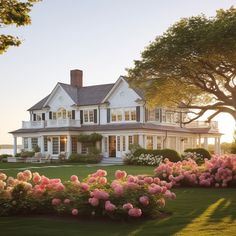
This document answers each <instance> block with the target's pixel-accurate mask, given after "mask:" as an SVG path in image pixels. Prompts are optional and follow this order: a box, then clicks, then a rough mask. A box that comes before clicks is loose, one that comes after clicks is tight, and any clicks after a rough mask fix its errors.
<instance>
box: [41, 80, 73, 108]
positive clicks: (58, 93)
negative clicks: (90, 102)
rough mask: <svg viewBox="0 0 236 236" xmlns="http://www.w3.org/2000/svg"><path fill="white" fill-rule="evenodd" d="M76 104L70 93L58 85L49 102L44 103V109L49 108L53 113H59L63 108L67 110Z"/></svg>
mask: <svg viewBox="0 0 236 236" xmlns="http://www.w3.org/2000/svg"><path fill="white" fill-rule="evenodd" d="M74 104H75V102H74V101H73V100H72V99H71V97H70V96H69V95H68V93H67V92H66V91H65V90H64V89H63V88H62V87H61V86H60V84H57V86H56V87H55V88H54V90H53V91H52V93H51V94H50V96H49V98H48V99H47V101H46V102H45V103H44V107H46V106H49V107H50V110H51V111H57V110H58V109H60V108H61V107H63V108H65V109H66V110H67V109H69V108H71V106H72V105H74Z"/></svg>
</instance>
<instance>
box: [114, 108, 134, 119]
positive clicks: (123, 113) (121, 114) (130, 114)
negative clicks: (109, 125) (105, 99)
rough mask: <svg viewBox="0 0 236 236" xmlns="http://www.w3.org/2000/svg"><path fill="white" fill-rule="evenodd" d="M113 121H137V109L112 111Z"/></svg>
mask: <svg viewBox="0 0 236 236" xmlns="http://www.w3.org/2000/svg"><path fill="white" fill-rule="evenodd" d="M111 121H112V122H120V121H136V109H135V108H126V109H111Z"/></svg>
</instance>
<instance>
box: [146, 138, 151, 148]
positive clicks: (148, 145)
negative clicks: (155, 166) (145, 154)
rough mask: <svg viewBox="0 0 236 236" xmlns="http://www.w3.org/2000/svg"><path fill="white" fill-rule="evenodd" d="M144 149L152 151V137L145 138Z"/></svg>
mask: <svg viewBox="0 0 236 236" xmlns="http://www.w3.org/2000/svg"><path fill="white" fill-rule="evenodd" d="M146 141H147V142H146V148H147V149H151V150H152V149H153V136H147V138H146Z"/></svg>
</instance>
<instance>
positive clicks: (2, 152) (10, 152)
mask: <svg viewBox="0 0 236 236" xmlns="http://www.w3.org/2000/svg"><path fill="white" fill-rule="evenodd" d="M13 152H14V150H13V149H11V148H10V149H0V155H1V154H9V155H13ZM17 152H20V149H18V150H17Z"/></svg>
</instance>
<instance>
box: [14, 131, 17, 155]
mask: <svg viewBox="0 0 236 236" xmlns="http://www.w3.org/2000/svg"><path fill="white" fill-rule="evenodd" d="M16 153H17V137H16V136H14V147H13V154H14V156H15V155H16Z"/></svg>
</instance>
